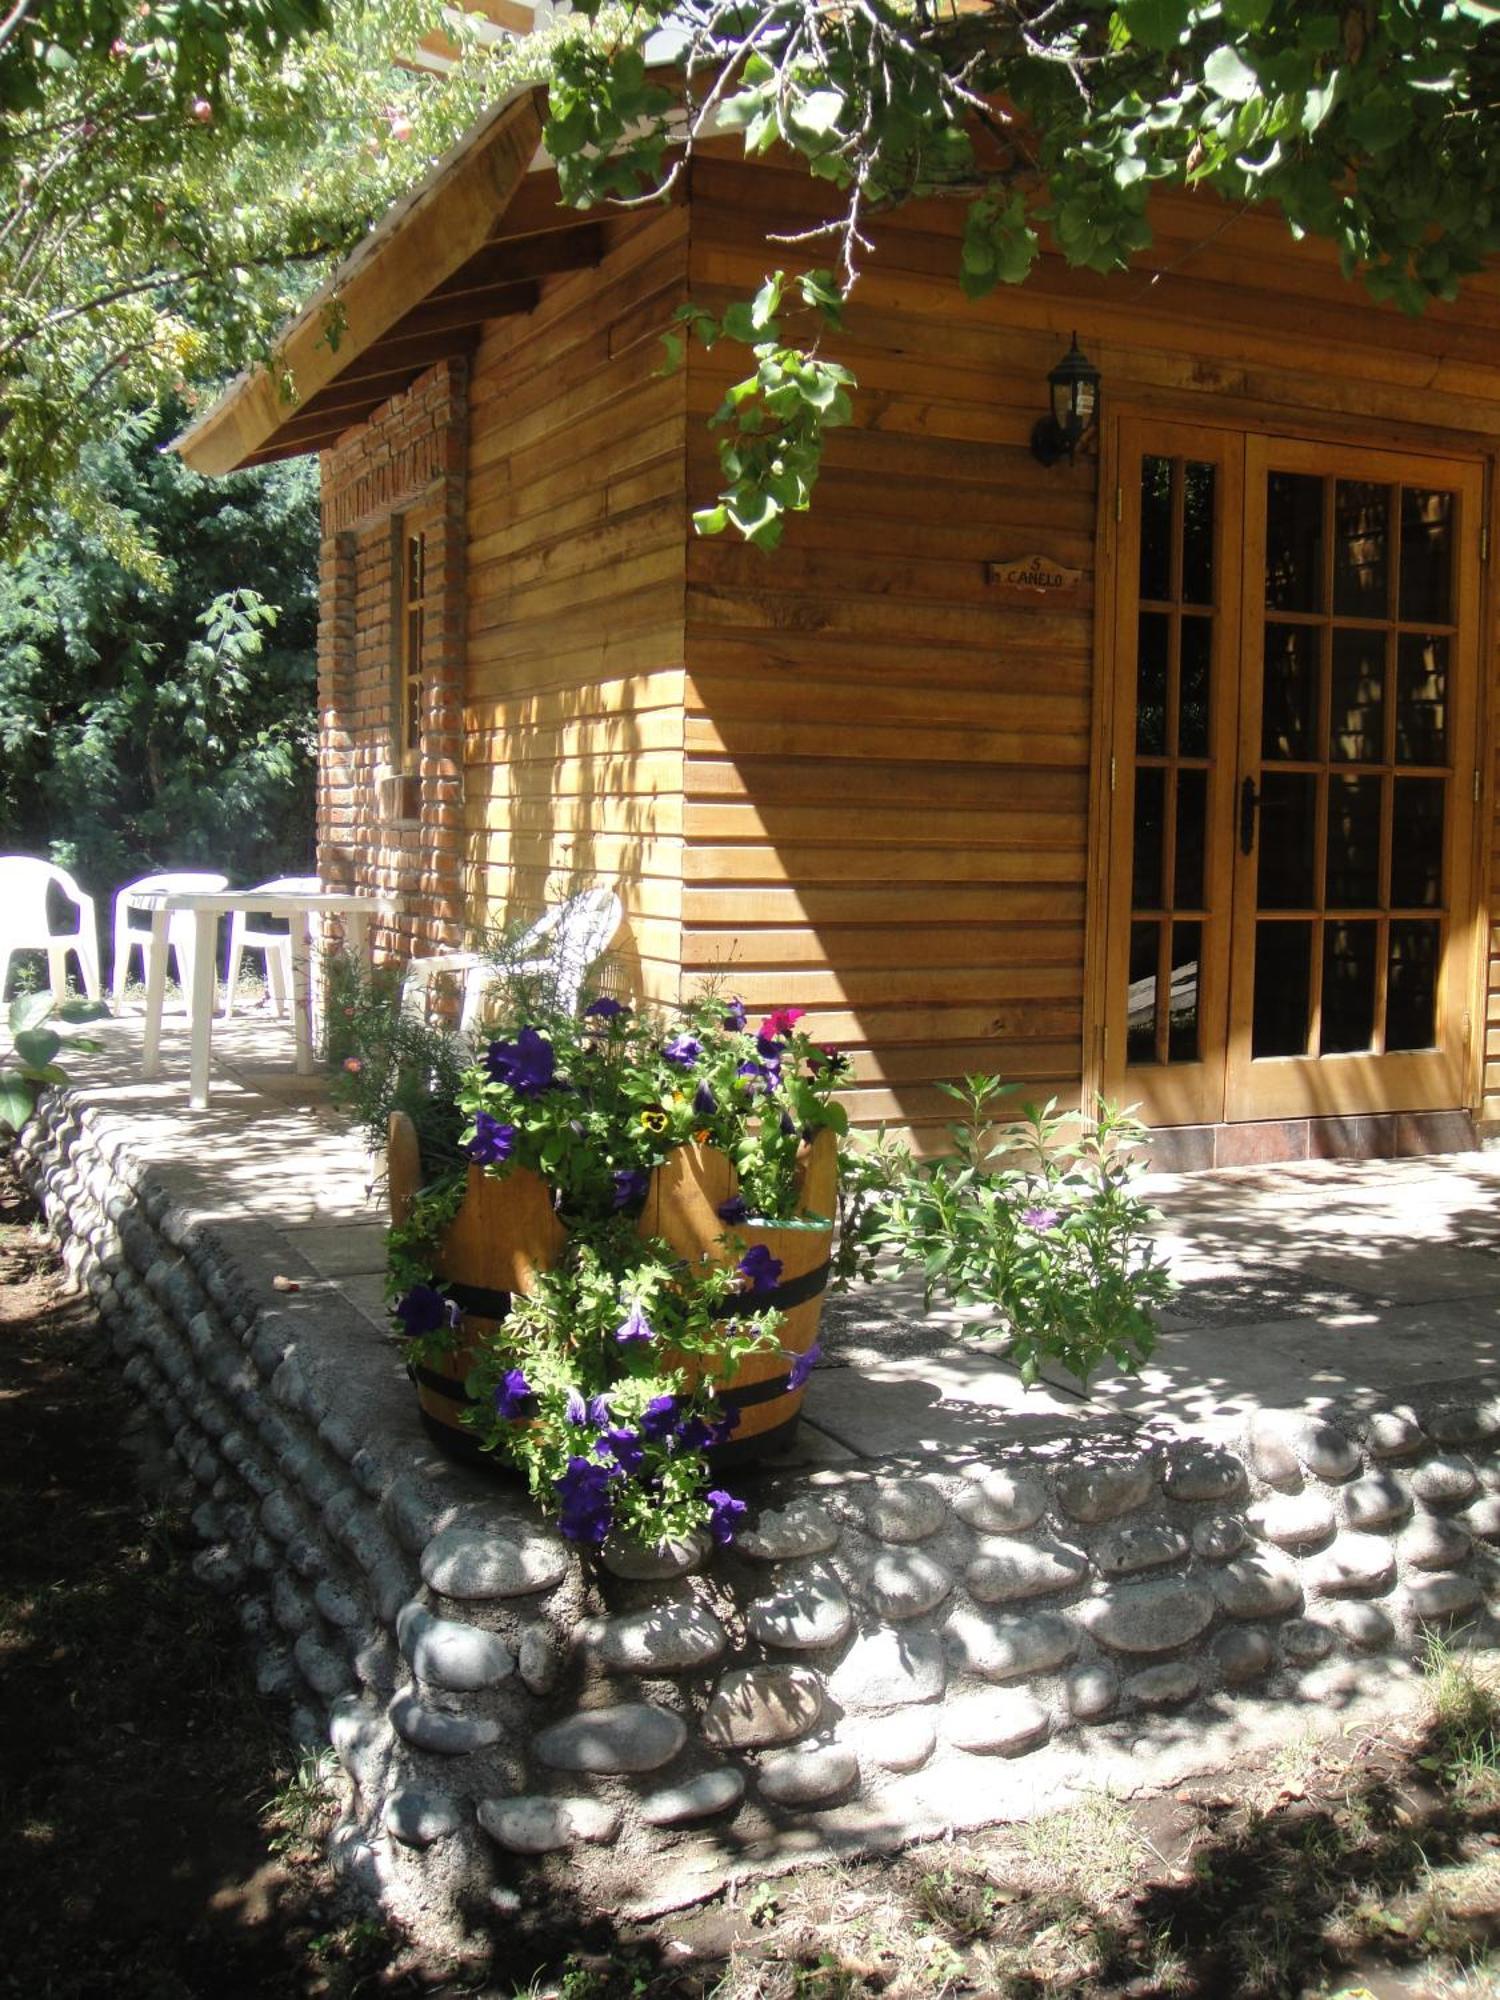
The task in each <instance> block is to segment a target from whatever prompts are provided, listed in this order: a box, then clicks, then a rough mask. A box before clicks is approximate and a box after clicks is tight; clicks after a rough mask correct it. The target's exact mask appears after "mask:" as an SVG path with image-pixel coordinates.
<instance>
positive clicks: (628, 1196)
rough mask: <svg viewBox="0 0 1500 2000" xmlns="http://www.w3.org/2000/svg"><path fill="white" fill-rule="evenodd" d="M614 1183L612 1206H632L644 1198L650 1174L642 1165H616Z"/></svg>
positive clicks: (648, 1185) (649, 1182)
mask: <svg viewBox="0 0 1500 2000" xmlns="http://www.w3.org/2000/svg"><path fill="white" fill-rule="evenodd" d="M614 1183H615V1192H614V1206H615V1207H616V1208H617V1209H618V1208H634V1207H635V1205H636V1203H637V1202H642V1201H644V1200H645V1199H646V1190H647V1188H649V1187H650V1185H651V1176H650V1174H648V1173H647V1171H646V1169H645V1168H644V1167H616V1168H615V1171H614Z"/></svg>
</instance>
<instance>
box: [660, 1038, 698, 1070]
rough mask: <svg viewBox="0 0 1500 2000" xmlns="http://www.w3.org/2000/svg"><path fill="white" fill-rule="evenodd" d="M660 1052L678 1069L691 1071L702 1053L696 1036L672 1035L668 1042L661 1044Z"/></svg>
mask: <svg viewBox="0 0 1500 2000" xmlns="http://www.w3.org/2000/svg"><path fill="white" fill-rule="evenodd" d="M661 1052H662V1054H663V1055H664V1056H665V1057H666V1059H667V1061H668V1062H669V1063H675V1064H676V1065H677V1067H678V1068H679V1069H691V1068H692V1067H693V1064H694V1063H695V1062H696V1061H697V1060H698V1058H699V1056H701V1055H702V1053H703V1044H702V1042H700V1041H699V1039H698V1037H697V1036H696V1035H674V1036H673V1037H672V1039H671V1041H670V1042H664V1043H663V1044H662V1051H661Z"/></svg>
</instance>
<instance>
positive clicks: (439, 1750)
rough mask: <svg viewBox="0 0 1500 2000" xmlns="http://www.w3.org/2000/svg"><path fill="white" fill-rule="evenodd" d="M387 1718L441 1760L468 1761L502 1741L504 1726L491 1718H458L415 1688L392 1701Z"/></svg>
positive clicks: (415, 1744)
mask: <svg viewBox="0 0 1500 2000" xmlns="http://www.w3.org/2000/svg"><path fill="white" fill-rule="evenodd" d="M386 1714H387V1715H389V1717H390V1718H391V1721H392V1722H393V1723H394V1724H395V1725H396V1728H397V1729H398V1730H399V1731H400V1733H401V1734H402V1735H403V1736H404V1737H405V1738H406V1740H407V1742H408V1743H410V1744H412V1745H413V1746H414V1747H415V1748H416V1749H418V1750H431V1751H434V1752H435V1753H436V1754H437V1755H438V1756H439V1757H464V1756H467V1755H468V1753H469V1752H470V1751H471V1750H484V1749H487V1748H488V1747H489V1745H490V1744H491V1743H498V1742H499V1740H500V1725H499V1723H498V1722H493V1721H491V1719H490V1718H489V1716H487V1715H455V1714H453V1713H452V1711H451V1710H449V1709H446V1708H434V1707H433V1706H432V1705H431V1703H429V1702H425V1701H423V1700H422V1699H421V1697H420V1696H419V1695H417V1694H415V1693H414V1692H413V1690H412V1689H411V1688H403V1689H402V1690H401V1692H400V1693H399V1694H398V1695H395V1696H394V1697H393V1698H392V1700H391V1704H390V1706H389V1708H388V1709H387V1710H386Z"/></svg>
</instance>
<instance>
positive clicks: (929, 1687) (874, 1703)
mask: <svg viewBox="0 0 1500 2000" xmlns="http://www.w3.org/2000/svg"><path fill="white" fill-rule="evenodd" d="M945 1678H946V1674H945V1668H944V1664H943V1645H942V1641H941V1640H940V1639H939V1638H938V1636H937V1634H936V1633H935V1632H872V1633H870V1635H869V1636H868V1637H867V1638H862V1639H856V1640H855V1641H854V1643H853V1645H852V1646H851V1647H850V1648H849V1650H848V1652H847V1653H846V1654H845V1655H844V1657H843V1659H842V1660H840V1662H839V1664H838V1665H837V1666H836V1667H835V1668H834V1670H833V1672H832V1673H831V1674H830V1675H829V1676H828V1692H829V1694H830V1695H831V1696H832V1697H833V1699H834V1700H835V1701H836V1702H837V1703H838V1704H839V1706H840V1707H841V1708H904V1707H905V1706H906V1704H907V1703H908V1702H918V1701H936V1700H937V1698H938V1696H939V1695H941V1693H942V1692H943V1683H944V1680H945Z"/></svg>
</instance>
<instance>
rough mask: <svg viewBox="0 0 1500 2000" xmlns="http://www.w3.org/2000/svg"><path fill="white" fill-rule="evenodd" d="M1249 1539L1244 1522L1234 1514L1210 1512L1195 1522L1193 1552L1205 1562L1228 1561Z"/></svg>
mask: <svg viewBox="0 0 1500 2000" xmlns="http://www.w3.org/2000/svg"><path fill="white" fill-rule="evenodd" d="M1249 1539H1250V1535H1249V1532H1248V1530H1247V1529H1246V1527H1245V1524H1244V1522H1243V1521H1241V1520H1240V1519H1239V1518H1238V1517H1237V1516H1236V1515H1234V1514H1210V1515H1208V1516H1207V1517H1206V1519H1204V1520H1202V1521H1194V1523H1193V1554H1194V1555H1195V1556H1201V1557H1202V1559H1203V1560H1204V1562H1211V1563H1221V1562H1228V1561H1229V1559H1230V1557H1231V1556H1237V1555H1238V1554H1239V1552H1240V1550H1241V1549H1242V1548H1244V1546H1245V1545H1246V1543H1247V1542H1248V1541H1249Z"/></svg>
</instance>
